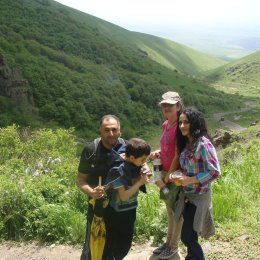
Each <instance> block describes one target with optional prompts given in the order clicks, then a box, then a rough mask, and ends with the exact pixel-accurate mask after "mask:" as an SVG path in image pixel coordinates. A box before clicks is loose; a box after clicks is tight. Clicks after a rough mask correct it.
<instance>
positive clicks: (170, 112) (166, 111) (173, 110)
mask: <svg viewBox="0 0 260 260" xmlns="http://www.w3.org/2000/svg"><path fill="white" fill-rule="evenodd" d="M161 108H162V112H163V115H164V116H165V117H166V118H167V119H168V120H169V119H170V120H174V121H175V120H177V113H178V111H179V110H180V107H179V106H178V105H177V104H174V105H172V104H161Z"/></svg>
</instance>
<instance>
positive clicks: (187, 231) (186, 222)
mask: <svg viewBox="0 0 260 260" xmlns="http://www.w3.org/2000/svg"><path fill="white" fill-rule="evenodd" d="M196 209H197V207H196V206H195V205H194V204H192V203H190V202H187V203H185V207H184V211H183V226H182V230H181V241H182V242H183V244H184V245H185V246H186V247H187V251H188V256H189V257H190V258H191V259H193V258H194V259H196V260H205V257H204V253H203V250H202V248H201V245H200V244H199V242H198V234H197V232H196V231H195V230H194V229H193V221H194V215H195V212H196ZM187 259H188V258H187Z"/></svg>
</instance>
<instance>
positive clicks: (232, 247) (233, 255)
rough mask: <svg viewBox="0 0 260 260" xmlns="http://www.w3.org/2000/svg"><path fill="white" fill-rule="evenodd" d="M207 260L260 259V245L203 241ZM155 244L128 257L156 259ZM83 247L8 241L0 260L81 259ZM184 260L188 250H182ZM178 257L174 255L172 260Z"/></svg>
mask: <svg viewBox="0 0 260 260" xmlns="http://www.w3.org/2000/svg"><path fill="white" fill-rule="evenodd" d="M202 246H203V249H204V251H205V255H206V259H207V260H259V256H260V247H259V245H257V244H256V243H255V242H254V240H251V239H250V237H248V236H246V235H244V236H241V237H238V238H235V239H233V240H232V241H228V242H227V241H217V240H216V241H210V242H208V241H207V242H204V243H203V244H202ZM153 249H154V247H153V246H151V245H150V244H148V243H145V244H141V245H140V244H135V245H134V246H133V247H132V249H131V251H130V252H129V255H128V256H127V259H131V260H132V259H134V260H146V259H150V260H151V259H152V260H155V259H157V258H158V257H156V256H155V255H152V251H153ZM80 254H81V248H80V247H79V246H77V247H73V246H68V245H54V244H53V245H51V246H43V245H40V244H37V243H30V244H25V243H20V244H17V243H14V242H4V243H2V244H0V260H79V259H80ZM181 255H182V257H181V258H178V259H184V258H183V257H184V256H185V249H183V248H182V249H181ZM173 259H174V260H175V258H174V257H173V258H171V260H173Z"/></svg>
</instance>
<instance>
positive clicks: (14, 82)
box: [0, 54, 34, 107]
mask: <svg viewBox="0 0 260 260" xmlns="http://www.w3.org/2000/svg"><path fill="white" fill-rule="evenodd" d="M0 95H2V96H5V97H8V98H11V99H12V100H13V101H14V102H15V103H17V104H18V105H30V106H33V107H34V99H33V94H32V91H31V90H30V87H29V84H28V81H27V80H26V79H23V77H22V73H21V71H20V70H18V69H12V68H10V67H9V66H8V64H7V62H6V60H5V59H4V57H3V55H1V54H0Z"/></svg>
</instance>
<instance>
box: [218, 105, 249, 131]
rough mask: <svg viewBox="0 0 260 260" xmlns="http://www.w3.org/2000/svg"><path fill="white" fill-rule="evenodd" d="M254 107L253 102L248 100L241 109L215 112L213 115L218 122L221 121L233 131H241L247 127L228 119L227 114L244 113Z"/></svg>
mask: <svg viewBox="0 0 260 260" xmlns="http://www.w3.org/2000/svg"><path fill="white" fill-rule="evenodd" d="M252 107H253V102H246V103H245V107H243V108H241V109H240V110H237V111H232V112H219V113H215V114H214V115H213V117H214V119H215V120H216V121H218V122H220V123H221V125H222V126H223V127H225V128H228V129H230V130H232V131H241V130H245V129H246V128H244V127H242V126H240V125H239V124H237V123H234V122H232V121H229V120H227V119H225V115H231V114H236V113H240V112H241V113H242V112H246V111H249V110H251V109H252ZM221 118H223V119H224V120H221Z"/></svg>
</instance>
